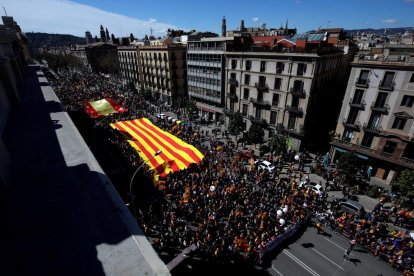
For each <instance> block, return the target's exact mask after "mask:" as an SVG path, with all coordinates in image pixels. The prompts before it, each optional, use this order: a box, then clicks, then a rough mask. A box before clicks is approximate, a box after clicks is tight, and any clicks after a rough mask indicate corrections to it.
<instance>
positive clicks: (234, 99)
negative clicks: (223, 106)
mask: <svg viewBox="0 0 414 276" xmlns="http://www.w3.org/2000/svg"><path fill="white" fill-rule="evenodd" d="M227 98H228V99H230V101H232V102H237V100H238V97H237V95H236V93H227Z"/></svg>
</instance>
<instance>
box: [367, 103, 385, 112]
mask: <svg viewBox="0 0 414 276" xmlns="http://www.w3.org/2000/svg"><path fill="white" fill-rule="evenodd" d="M371 110H372V111H376V112H379V113H383V114H388V111H389V110H390V106H389V105H388V104H386V105H376V104H375V103H372V105H371Z"/></svg>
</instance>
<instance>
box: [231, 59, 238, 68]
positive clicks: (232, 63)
mask: <svg viewBox="0 0 414 276" xmlns="http://www.w3.org/2000/svg"><path fill="white" fill-rule="evenodd" d="M236 67H237V60H235V59H232V60H231V69H236Z"/></svg>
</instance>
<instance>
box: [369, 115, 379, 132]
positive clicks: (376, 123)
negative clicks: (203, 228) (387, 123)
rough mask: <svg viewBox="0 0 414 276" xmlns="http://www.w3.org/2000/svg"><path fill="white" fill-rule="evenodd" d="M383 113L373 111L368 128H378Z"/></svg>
mask: <svg viewBox="0 0 414 276" xmlns="http://www.w3.org/2000/svg"><path fill="white" fill-rule="evenodd" d="M380 120H381V114H378V113H372V114H371V117H370V118H369V120H368V128H369V129H378V127H379V126H380Z"/></svg>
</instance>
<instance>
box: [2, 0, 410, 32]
mask: <svg viewBox="0 0 414 276" xmlns="http://www.w3.org/2000/svg"><path fill="white" fill-rule="evenodd" d="M0 5H1V6H2V7H5V9H6V11H7V14H8V15H10V16H13V17H14V19H15V20H16V21H17V23H18V24H19V25H20V26H21V27H22V29H23V31H25V32H31V31H34V32H47V33H61V34H72V35H77V36H82V37H83V36H84V34H85V31H90V32H91V33H92V35H93V36H95V35H98V36H99V26H100V25H101V24H102V25H103V26H104V27H107V28H108V30H109V32H110V33H113V34H114V35H115V36H121V35H122V36H126V35H129V34H130V33H133V34H134V35H135V36H136V37H143V36H144V35H145V34H150V29H152V30H153V33H154V35H156V36H159V35H164V34H165V31H166V30H167V29H168V28H181V29H185V30H189V29H196V30H199V31H212V32H216V33H220V29H221V27H220V25H221V18H222V17H223V16H225V17H226V18H227V29H228V30H231V29H236V28H237V27H238V26H239V24H240V20H241V19H244V20H245V26H248V27H258V26H260V25H261V24H262V23H266V25H267V27H280V25H281V24H283V25H284V24H285V22H286V20H287V19H288V20H289V27H291V28H295V27H296V28H297V29H298V32H306V31H308V30H312V29H317V28H318V27H342V28H345V29H355V28H391V27H412V26H414V0H260V1H254V0H208V1H197V0H191V1H190V0H177V1H171V0H157V1H148V0H147V1H142V0H74V1H69V0H0ZM1 13H2V15H3V14H4V12H3V11H2V12H1Z"/></svg>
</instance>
